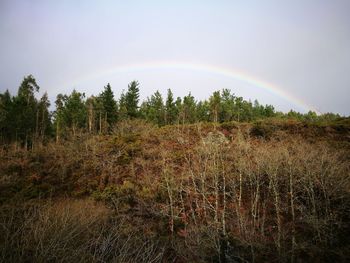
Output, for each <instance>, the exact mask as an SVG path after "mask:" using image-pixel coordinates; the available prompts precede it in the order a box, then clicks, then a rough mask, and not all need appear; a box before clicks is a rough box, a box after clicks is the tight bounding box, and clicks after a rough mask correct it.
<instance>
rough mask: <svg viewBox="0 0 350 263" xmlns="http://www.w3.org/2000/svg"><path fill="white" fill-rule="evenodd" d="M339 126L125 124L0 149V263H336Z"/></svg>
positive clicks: (343, 207) (343, 210)
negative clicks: (102, 132) (64, 138)
mask: <svg viewBox="0 0 350 263" xmlns="http://www.w3.org/2000/svg"><path fill="white" fill-rule="evenodd" d="M342 125H343V124H342ZM349 131H350V130H349V127H348V126H346V125H343V126H342V127H340V128H339V127H338V126H335V127H329V126H327V127H326V126H325V127H322V126H312V127H311V126H307V125H304V124H302V123H296V122H286V121H285V122H276V121H268V122H261V123H256V124H244V123H240V124H239V123H224V124H220V125H219V124H215V125H214V124H194V125H186V126H164V127H161V128H156V127H154V126H152V125H150V124H147V123H145V122H143V121H140V120H134V121H125V122H122V123H119V124H118V126H117V127H116V128H115V129H114V131H113V133H112V134H111V135H81V136H80V137H76V138H74V139H71V140H67V141H62V142H61V143H59V144H56V143H49V144H47V145H46V147H44V146H42V147H41V148H36V149H34V150H33V151H24V150H23V151H22V150H19V149H14V148H11V147H8V148H6V149H5V148H3V149H2V152H1V163H0V173H1V177H0V180H1V181H0V202H1V203H2V205H1V208H0V209H1V212H0V214H1V215H0V219H1V222H0V224H1V225H0V227H1V228H0V240H1V243H0V247H1V256H2V258H1V259H2V261H7V262H14V261H17V262H28V261H35V262H44V261H45V262H47V261H51V262H57V261H60V262H61V261H63V262H328V261H329V262H330V261H337V262H346V261H347V260H349V257H350V254H349V250H350V243H349V237H348V233H349V230H350V221H349V220H350V214H349V211H350V158H349V156H350V154H349V153H350V143H349V141H350V140H349V138H350V137H349V135H350V132H349ZM62 198H63V199H62ZM142 260H143V261H142Z"/></svg>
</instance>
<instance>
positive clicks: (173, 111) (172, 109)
mask: <svg viewBox="0 0 350 263" xmlns="http://www.w3.org/2000/svg"><path fill="white" fill-rule="evenodd" d="M177 115H178V110H177V108H176V103H175V101H174V95H173V93H172V91H171V89H168V94H167V98H166V102H165V122H166V124H173V123H175V121H176V118H177Z"/></svg>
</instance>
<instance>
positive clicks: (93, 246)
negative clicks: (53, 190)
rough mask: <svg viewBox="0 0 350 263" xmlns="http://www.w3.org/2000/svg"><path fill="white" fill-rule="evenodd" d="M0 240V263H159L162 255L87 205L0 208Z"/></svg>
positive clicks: (96, 207) (122, 223)
mask: <svg viewBox="0 0 350 263" xmlns="http://www.w3.org/2000/svg"><path fill="white" fill-rule="evenodd" d="M0 240H1V243H0V244H1V245H0V249H1V261H2V262H160V260H161V258H162V255H163V250H162V249H161V248H160V247H158V246H157V243H155V242H154V241H152V240H151V239H147V238H146V237H143V236H142V234H141V233H138V232H137V230H136V229H133V228H132V226H131V225H129V224H128V223H127V222H125V221H123V220H122V219H118V218H115V217H114V216H113V214H112V213H111V211H110V210H108V209H107V208H105V207H104V206H102V205H99V204H97V203H94V202H92V201H89V200H75V201H72V200H62V201H58V202H57V201H56V202H54V203H51V202H42V203H40V204H35V205H33V204H27V205H21V206H18V207H14V206H11V207H10V206H3V207H1V214H0ZM135 248H137V249H135Z"/></svg>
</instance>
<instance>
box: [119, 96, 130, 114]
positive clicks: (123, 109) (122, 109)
mask: <svg viewBox="0 0 350 263" xmlns="http://www.w3.org/2000/svg"><path fill="white" fill-rule="evenodd" d="M127 118H128V109H127V105H126V95H125V92H124V90H123V91H122V94H121V95H120V99H119V119H120V120H125V119H127Z"/></svg>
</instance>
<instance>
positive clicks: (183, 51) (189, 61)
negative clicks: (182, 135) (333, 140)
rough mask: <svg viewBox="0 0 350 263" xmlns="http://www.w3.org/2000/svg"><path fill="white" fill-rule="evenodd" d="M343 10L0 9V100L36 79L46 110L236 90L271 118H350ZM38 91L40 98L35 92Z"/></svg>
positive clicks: (309, 3) (235, 4)
mask: <svg viewBox="0 0 350 263" xmlns="http://www.w3.org/2000/svg"><path fill="white" fill-rule="evenodd" d="M349 10H350V1H348V0H343V1H341V0H332V1H329V0H290V1H288V0H283V1H281V0H273V1H272V0H265V1H261V0H256V1H253V0H244V1H243V0H242V1H238V0H230V1H224V0H216V1H214V0H213V1H206V0H200V1H199V0H198V1H191V0H187V1H182V0H177V1H166V0H163V1H152V0H149V1H145V0H143V1H141V0H140V1H136V0H128V1H118V0H115V1H104V0H100V1H97V0H96V1H87V0H85V1H79V0H66V1H65V0H61V1H54V0H31V1H30V0H27V1H18V0H0V62H1V63H0V92H4V91H5V90H6V89H8V90H9V91H10V92H11V94H13V95H14V94H16V92H17V89H18V86H19V85H20V83H21V81H22V80H23V77H24V76H26V75H29V74H32V75H33V76H34V77H35V78H36V80H37V82H38V84H39V86H40V88H41V89H40V94H42V93H43V92H45V91H47V92H48V93H49V98H50V99H51V102H52V104H54V103H53V102H54V100H55V97H56V95H57V94H58V93H70V92H71V91H72V90H73V89H77V90H78V91H81V92H85V93H86V95H87V96H89V95H92V94H94V95H97V94H99V93H100V92H101V91H102V90H103V87H104V86H105V85H106V84H107V83H110V84H111V86H112V89H113V91H114V93H115V96H116V97H119V95H120V94H121V92H122V90H123V89H124V90H125V89H127V85H128V83H130V82H131V81H132V80H138V81H139V83H140V91H141V98H142V99H145V98H146V97H147V96H150V95H151V94H153V93H154V92H155V91H156V90H159V91H160V92H161V93H162V94H163V95H164V96H165V95H166V91H167V89H168V88H170V89H172V91H173V93H174V94H175V96H184V95H187V94H188V93H189V92H191V93H192V95H194V96H195V98H197V99H201V100H202V99H206V98H208V97H209V96H210V94H211V93H212V92H213V91H215V90H221V89H223V88H227V89H231V91H232V92H233V93H235V94H236V95H237V96H242V97H244V98H245V99H251V100H252V101H253V100H254V99H258V100H259V102H260V103H262V104H272V105H274V106H275V108H276V109H277V110H280V111H285V112H286V111H289V110H290V109H294V110H297V111H301V112H307V111H308V110H315V111H318V112H320V113H325V112H334V113H339V114H341V115H350V99H349V98H350V72H349V69H350V15H349ZM40 94H39V95H40Z"/></svg>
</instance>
